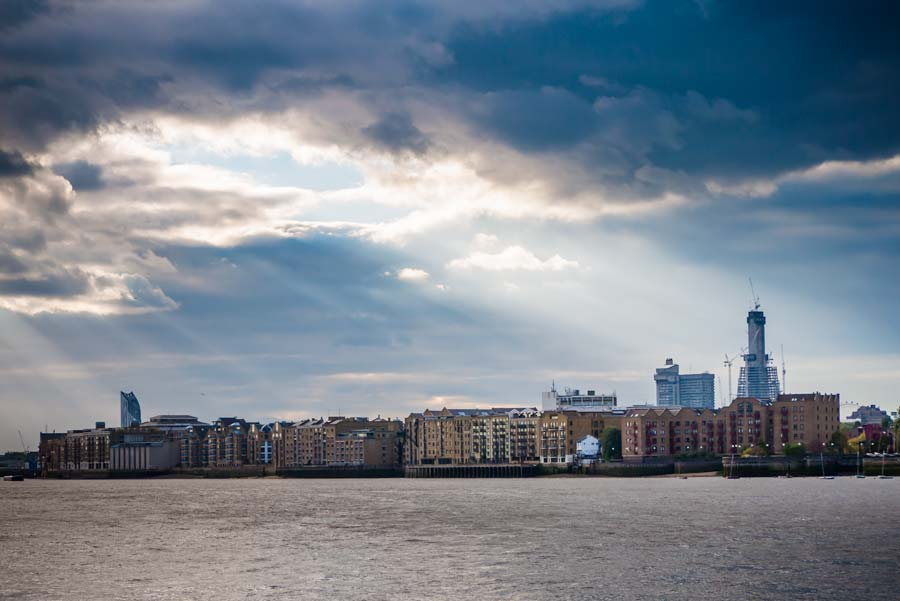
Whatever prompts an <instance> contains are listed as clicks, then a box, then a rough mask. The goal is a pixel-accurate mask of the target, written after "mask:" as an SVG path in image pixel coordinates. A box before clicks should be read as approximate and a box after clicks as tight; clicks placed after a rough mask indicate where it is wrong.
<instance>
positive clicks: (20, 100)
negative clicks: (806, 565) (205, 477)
mask: <svg viewBox="0 0 900 601" xmlns="http://www.w3.org/2000/svg"><path fill="white" fill-rule="evenodd" d="M562 4H565V7H564V8H563V9H559V7H558V6H557V7H556V9H555V10H551V9H547V8H542V7H540V6H538V5H531V4H528V5H525V6H523V7H522V9H521V10H519V11H512V12H510V11H508V10H503V9H502V7H500V6H499V5H498V6H495V5H494V4H493V3H487V4H485V5H484V6H483V7H481V8H479V9H477V10H476V9H475V8H473V7H465V6H459V7H456V6H454V5H452V4H437V5H431V4H425V3H419V2H409V1H407V2H390V3H379V4H378V5H377V6H376V5H370V4H366V3H352V2H351V3H335V4H327V5H325V4H323V5H297V4H292V3H282V2H272V3H264V4H262V5H253V6H250V5H245V4H243V3H239V2H219V3H215V4H214V5H212V4H210V5H204V4H202V3H200V4H193V5H190V6H188V7H182V8H180V9H178V10H174V9H172V8H171V7H165V6H163V7H155V8H154V9H153V10H150V9H149V8H148V7H147V5H141V4H137V5H125V4H119V5H115V6H110V5H93V4H84V5H70V6H69V10H67V11H66V15H65V19H62V18H61V17H60V16H59V15H58V14H57V13H54V12H53V11H50V12H49V13H45V14H42V13H41V12H40V11H38V10H32V9H30V8H27V6H31V5H29V4H27V3H23V4H18V3H16V6H18V7H20V8H16V9H15V10H12V9H9V10H11V11H12V12H14V13H15V14H17V15H18V14H22V15H32V16H33V18H32V17H30V18H28V19H26V20H22V19H19V20H18V21H16V19H17V18H18V17H14V18H11V19H10V21H15V22H16V23H18V25H17V27H16V28H15V29H14V30H11V31H10V33H9V35H7V36H6V39H5V40H4V41H3V42H0V62H2V65H3V66H4V68H5V70H6V71H7V73H8V74H9V75H8V77H7V79H6V80H4V82H3V83H0V109H2V110H0V114H2V115H5V117H0V124H2V126H3V129H4V131H5V132H7V134H6V135H7V137H8V138H10V140H12V142H13V143H14V146H15V147H17V148H29V149H39V148H40V147H41V146H42V145H43V144H45V143H46V142H48V141H50V140H52V139H53V137H54V136H55V135H57V134H58V133H61V132H65V131H71V130H73V129H74V130H91V129H93V128H96V127H98V126H100V125H102V124H103V123H106V122H109V121H114V120H115V119H117V118H118V117H119V116H120V115H121V113H122V111H127V110H130V109H133V108H136V107H143V108H152V107H157V108H160V109H163V110H168V111H175V112H187V113H192V114H197V116H200V117H203V118H209V117H214V116H215V114H216V113H230V112H233V111H235V110H239V109H241V108H244V109H248V110H254V109H262V110H266V109H267V106H269V103H270V102H271V99H269V100H265V101H263V100H261V97H260V96H259V89H258V88H259V85H260V82H262V81H263V80H264V79H265V78H266V77H268V76H270V75H271V74H276V73H282V74H284V75H283V76H280V77H276V78H275V80H274V81H272V82H266V84H265V88H266V89H268V90H269V91H270V92H272V93H275V94H276V95H279V96H282V98H281V99H280V100H279V101H278V102H276V103H274V104H272V105H271V106H277V107H284V106H290V103H291V96H292V95H296V98H295V99H296V100H298V101H300V100H301V99H302V98H303V97H305V96H309V95H310V94H315V93H316V92H317V91H321V90H324V89H333V90H338V91H342V93H351V92H352V91H354V90H357V91H367V92H374V93H377V95H378V98H379V99H380V101H379V102H378V106H390V105H391V104H395V105H396V104H402V103H403V100H404V99H405V98H406V96H407V95H408V94H410V93H411V92H410V91H411V90H418V92H416V93H417V94H419V95H420V96H421V95H424V96H423V97H425V98H427V95H428V94H435V95H436V97H440V95H442V94H444V93H452V94H454V95H455V96H457V98H458V100H459V101H460V104H459V105H458V106H457V108H456V109H455V110H456V111H457V112H458V115H457V116H458V117H459V118H461V119H463V120H465V121H467V122H469V123H470V124H471V126H472V129H473V130H474V131H477V132H478V133H480V134H482V135H485V134H486V135H491V136H495V137H496V138H497V139H499V140H501V141H503V142H504V143H506V144H509V145H511V146H513V147H515V148H518V149H520V150H522V151H524V152H536V151H538V152H546V151H557V150H565V149H567V148H573V147H577V146H579V145H581V144H584V143H585V142H586V141H590V143H589V144H587V145H586V146H584V148H582V149H581V150H580V151H579V152H580V154H579V155H578V156H577V157H576V158H577V159H578V160H580V161H583V162H585V163H586V164H587V165H588V166H591V165H603V164H607V163H608V162H609V160H610V158H611V157H617V159H616V160H621V161H623V163H624V166H625V167H626V168H630V169H635V168H637V167H640V166H641V165H643V164H647V163H649V164H652V165H654V166H656V167H662V168H666V169H671V170H676V171H683V172H685V173H688V174H697V175H702V176H706V175H714V176H722V177H741V176H747V175H759V174H772V173H777V172H782V171H785V170H789V169H795V168H798V167H802V166H806V165H811V164H814V163H817V162H820V161H821V160H824V159H826V158H837V157H843V158H860V159H866V158H872V157H877V156H884V155H888V154H892V153H895V152H897V151H898V150H900V146H898V140H900V112H898V111H896V110H894V105H895V100H896V98H897V97H898V96H900V88H898V86H900V78H898V77H897V76H896V73H898V72H900V41H898V40H900V35H898V34H900V31H898V23H900V8H898V5H897V4H896V3H891V2H863V3H842V2H828V3H821V2H815V3H812V2H809V3H803V2H799V3H789V4H788V5H785V3H777V2H760V3H743V2H722V3H712V4H704V5H702V7H701V6H700V5H698V4H697V3H695V2H687V1H684V2H666V3H648V4H646V5H643V6H639V7H637V8H633V7H631V6H625V7H622V8H616V7H613V8H612V9H608V10H607V9H603V10H598V9H596V8H594V7H592V6H589V5H586V6H584V7H582V8H579V3H576V2H572V3H562ZM207 9H209V10H207ZM810 15H815V18H810ZM188 22H190V24H191V26H190V27H186V26H185V25H186V23H188ZM171 31H179V32H180V33H179V35H177V36H172V35H170V32H171ZM125 32H128V33H127V35H126V33H125ZM202 86H213V88H218V89H220V90H221V92H222V94H224V97H223V98H220V99H217V101H215V102H212V101H211V100H212V99H209V98H207V97H206V96H205V95H204V94H203V93H202V92H200V91H199V90H201V89H203V88H202ZM229 95H232V99H231V100H232V102H228V101H227V98H228V96H229ZM636 99H637V100H638V101H639V102H636ZM222 100H226V102H222ZM598 101H599V102H600V104H601V105H602V106H607V107H609V106H616V107H617V108H618V110H616V111H611V112H609V113H608V114H607V115H604V113H603V111H602V110H598V108H597V102H598ZM626 105H628V110H627V113H626V114H623V110H624V108H623V107H625V106H626ZM450 110H451V111H453V110H454V109H453V108H451V109H450ZM377 112H379V113H380V116H379V117H378V120H377V121H376V122H375V123H372V122H371V121H370V122H369V123H359V124H358V125H357V127H358V129H359V130H360V131H362V132H363V135H364V136H366V137H368V138H369V139H371V140H374V141H376V142H377V143H379V144H381V145H382V147H384V148H386V149H388V150H393V151H397V152H408V151H413V152H415V153H421V152H423V151H424V148H425V147H426V146H427V145H428V144H429V140H428V139H426V138H425V137H424V136H423V135H422V133H421V131H422V130H423V129H425V130H426V131H430V128H427V127H426V128H423V127H422V125H421V124H420V123H417V121H416V115H415V114H408V113H405V112H403V111H397V110H380V111H377ZM751 114H752V115H753V116H754V118H752V119H747V118H744V116H746V115H751ZM611 119H614V122H611ZM660 126H663V127H665V128H668V131H666V132H662V133H660V132H653V131H648V127H649V128H651V129H652V128H654V127H655V128H658V127H660ZM598 132H599V134H598ZM335 135H337V134H335ZM592 136H596V137H594V138H592ZM648 136H649V137H648ZM654 136H655V137H654ZM611 138H612V139H611ZM633 138H634V139H638V140H643V142H642V143H643V146H642V147H640V148H638V149H637V150H636V151H635V149H633V148H631V147H629V146H627V145H625V146H622V145H621V144H623V143H625V142H627V141H628V140H629V139H633ZM623 141H624V142H623Z"/></svg>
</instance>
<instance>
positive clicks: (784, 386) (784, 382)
mask: <svg viewBox="0 0 900 601" xmlns="http://www.w3.org/2000/svg"><path fill="white" fill-rule="evenodd" d="M781 391H782V392H783V393H784V394H787V368H786V367H785V366H784V345H783V344H782V345H781Z"/></svg>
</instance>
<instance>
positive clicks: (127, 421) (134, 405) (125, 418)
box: [119, 391, 141, 428]
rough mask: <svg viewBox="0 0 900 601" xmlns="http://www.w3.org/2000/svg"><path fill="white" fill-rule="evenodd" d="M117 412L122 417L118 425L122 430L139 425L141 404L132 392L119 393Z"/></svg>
mask: <svg viewBox="0 0 900 601" xmlns="http://www.w3.org/2000/svg"><path fill="white" fill-rule="evenodd" d="M119 412H120V414H121V417H122V419H121V422H120V425H121V426H122V427H123V428H130V427H131V426H133V425H134V424H140V423H141V404H140V403H139V402H138V400H137V397H136V396H135V395H134V393H133V392H121V391H120V392H119Z"/></svg>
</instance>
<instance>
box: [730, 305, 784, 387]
mask: <svg viewBox="0 0 900 601" xmlns="http://www.w3.org/2000/svg"><path fill="white" fill-rule="evenodd" d="M770 361H771V357H769V355H768V354H767V353H766V316H765V314H763V312H762V311H760V310H759V305H758V304H757V305H755V307H754V308H753V310H752V311H750V312H749V313H747V354H746V355H744V366H743V367H741V374H740V376H739V378H738V396H740V397H753V398H757V399H759V400H761V401H768V402H774V401H775V400H776V399H777V398H778V394H779V392H780V386H779V384H778V368H776V367H775V366H774V365H769V362H770Z"/></svg>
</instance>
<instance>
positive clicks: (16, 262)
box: [0, 246, 28, 274]
mask: <svg viewBox="0 0 900 601" xmlns="http://www.w3.org/2000/svg"><path fill="white" fill-rule="evenodd" d="M26 271H28V267H26V266H25V263H23V262H22V261H21V260H20V259H19V258H18V257H17V256H16V255H14V254H12V252H10V250H9V249H6V248H3V247H2V246H0V274H17V273H25V272H26Z"/></svg>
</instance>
